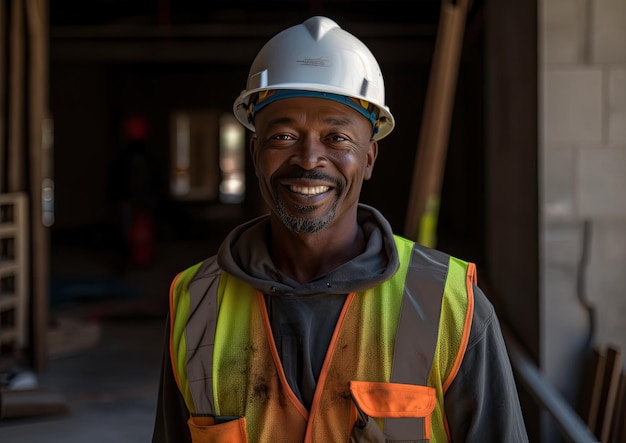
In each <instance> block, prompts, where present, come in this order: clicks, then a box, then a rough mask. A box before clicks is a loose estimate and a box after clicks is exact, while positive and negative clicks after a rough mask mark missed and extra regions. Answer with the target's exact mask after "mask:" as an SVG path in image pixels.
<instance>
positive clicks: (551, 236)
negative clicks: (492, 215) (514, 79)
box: [538, 0, 626, 404]
mask: <svg viewBox="0 0 626 443" xmlns="http://www.w3.org/2000/svg"><path fill="white" fill-rule="evenodd" d="M538 6H539V8H538V11H539V16H538V17H539V18H538V19H539V24H538V25H539V26H538V29H539V32H540V35H539V39H538V42H539V48H538V49H539V56H540V62H539V72H538V76H539V85H540V88H539V90H540V92H539V94H540V97H539V132H540V140H539V151H540V152H539V165H540V171H539V177H540V183H539V189H540V192H541V194H540V204H541V207H540V214H541V220H540V222H541V225H540V232H541V245H540V246H541V248H540V249H541V256H540V269H541V281H542V285H541V295H540V297H541V316H542V318H541V325H542V326H541V328H542V330H541V337H542V350H541V353H542V362H543V364H542V368H541V369H542V371H543V372H544V374H545V375H546V377H547V378H548V380H549V381H550V382H551V383H552V384H553V385H554V386H556V387H557V388H558V389H559V390H560V391H561V392H562V393H563V394H564V396H565V397H566V399H568V400H569V401H570V402H571V403H572V404H575V402H576V401H577V395H578V388H579V385H580V383H581V381H580V380H579V377H580V375H581V366H582V361H581V359H582V358H583V355H584V351H585V345H586V340H587V338H588V333H589V318H588V313H587V310H586V309H585V307H584V304H583V303H581V300H584V301H586V302H588V303H590V304H591V306H593V307H594V309H595V311H596V312H595V315H596V325H597V327H596V329H595V333H594V335H593V344H594V345H595V346H599V347H601V346H607V345H609V344H610V345H615V346H618V347H620V348H621V349H622V350H623V351H624V352H626V320H625V319H626V284H625V280H624V279H625V277H626V1H625V0H540V2H539V5H538ZM586 233H587V235H585V234H586ZM585 245H587V246H588V248H587V249H586V248H585ZM585 252H587V253H586V255H585ZM585 256H586V257H587V260H586V261H583V258H584V257H585ZM580 272H582V277H583V278H582V279H579V277H580V276H581V274H580ZM579 282H581V283H582V284H580V285H579Z"/></svg>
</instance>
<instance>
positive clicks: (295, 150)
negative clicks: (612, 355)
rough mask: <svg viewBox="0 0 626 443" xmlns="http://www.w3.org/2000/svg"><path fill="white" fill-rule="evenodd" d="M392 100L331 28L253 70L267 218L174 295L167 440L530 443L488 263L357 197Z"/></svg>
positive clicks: (373, 69) (272, 49)
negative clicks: (481, 284)
mask: <svg viewBox="0 0 626 443" xmlns="http://www.w3.org/2000/svg"><path fill="white" fill-rule="evenodd" d="M384 91H385V89H384V82H383V77H382V74H381V71H380V67H379V66H378V63H377V61H376V59H375V58H374V56H373V55H372V53H371V52H370V51H369V49H368V48H367V47H366V46H365V45H364V44H363V43H362V42H360V41H359V40H358V39H357V38H356V37H354V36H353V35H351V34H349V33H348V32H346V31H344V30H343V29H341V28H340V27H339V26H338V25H337V23H335V22H334V21H332V20H330V19H328V18H325V17H312V18H310V19H309V20H307V21H305V22H304V23H302V24H300V25H297V26H293V27H291V28H288V29H286V30H284V31H283V32H281V33H279V34H277V35H276V36H274V37H273V38H272V39H271V40H270V41H269V42H268V43H267V44H266V45H265V46H264V47H263V48H262V49H261V51H260V52H259V54H258V55H257V57H256V58H255V60H254V62H253V64H252V67H251V69H250V74H249V78H248V83H247V88H246V89H245V90H244V91H243V92H242V93H241V94H240V96H239V97H238V98H237V99H236V101H235V104H234V108H233V109H234V113H235V115H236V116H237V118H238V119H239V121H240V122H241V123H242V124H243V125H244V126H246V127H247V128H248V129H250V130H251V131H252V135H251V141H250V152H251V155H252V159H253V163H254V168H255V171H256V175H257V178H258V182H259V187H260V190H261V195H262V197H263V199H264V201H265V202H266V203H267V206H268V208H269V214H267V215H264V216H262V217H259V218H257V219H254V220H251V221H249V222H247V223H245V224H243V225H241V226H239V227H237V228H235V229H234V230H233V231H232V232H231V233H230V234H229V235H228V236H227V238H226V239H225V240H224V242H223V243H222V246H221V247H220V249H219V251H218V253H217V255H216V256H213V257H210V258H208V259H207V260H205V261H203V262H201V263H198V264H196V265H195V266H192V267H190V268H188V269H186V270H184V271H182V272H181V273H180V274H179V275H178V276H177V277H176V278H175V280H174V282H173V283H172V285H171V290H170V312H169V321H168V328H167V329H168V331H167V332H168V337H169V338H168V342H167V345H166V348H165V353H164V360H163V368H162V375H161V385H160V390H159V401H158V407H157V416H156V422H155V428H154V434H153V442H154V443H161V442H203V443H204V442H220V441H223V442H247V441H250V442H272V443H273V442H323V443H326V442H385V441H406V442H429V441H430V442H448V441H453V442H499V443H500V442H507V443H516V442H526V441H528V438H527V436H526V430H525V427H524V421H523V418H522V414H521V410H520V405H519V400H518V395H517V390H516V387H515V381H514V379H513V375H512V372H511V366H510V362H509V360H508V355H507V351H506V347H505V344H504V341H503V339H502V334H501V332H500V326H499V323H498V319H497V317H496V315H495V313H494V310H493V307H492V305H491V304H490V303H489V301H488V300H487V298H486V297H485V295H484V294H483V293H482V291H481V290H480V289H479V288H478V286H477V284H476V269H475V266H474V265H473V264H472V263H468V262H465V261H463V260H459V259H457V258H455V257H451V256H449V255H447V254H445V253H443V252H441V251H436V250H433V249H429V248H425V247H422V246H420V245H417V244H415V243H413V242H412V241H410V240H407V239H404V238H402V237H400V236H398V235H394V233H393V232H392V230H391V227H390V225H389V223H388V222H387V221H386V220H385V218H384V216H383V215H382V214H381V213H380V212H379V211H377V210H376V209H375V208H372V207H369V206H366V205H364V204H361V203H360V202H359V197H360V193H361V187H362V185H363V181H364V180H368V179H370V178H371V177H372V172H373V169H374V164H375V161H376V157H377V154H378V149H379V147H378V143H379V140H381V139H383V138H384V137H385V136H386V135H388V134H389V133H390V132H391V131H392V130H393V127H394V124H395V123H394V119H393V116H392V115H391V112H390V111H389V108H388V107H387V106H386V105H385V97H384V95H385V92H384Z"/></svg>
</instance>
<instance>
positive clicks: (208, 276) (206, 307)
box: [185, 260, 220, 415]
mask: <svg viewBox="0 0 626 443" xmlns="http://www.w3.org/2000/svg"><path fill="white" fill-rule="evenodd" d="M219 275H220V269H219V267H218V266H217V263H216V261H215V260H210V261H207V262H205V263H203V264H202V265H201V266H200V268H199V269H198V272H197V273H196V275H195V276H194V277H193V279H192V280H191V283H189V304H190V306H189V319H188V320H187V325H186V326H185V342H186V345H187V379H188V382H189V388H190V391H191V395H192V397H193V402H194V405H195V407H196V413H195V414H196V415H215V405H214V403H213V344H214V342H215V325H216V323H217V289H218V286H219Z"/></svg>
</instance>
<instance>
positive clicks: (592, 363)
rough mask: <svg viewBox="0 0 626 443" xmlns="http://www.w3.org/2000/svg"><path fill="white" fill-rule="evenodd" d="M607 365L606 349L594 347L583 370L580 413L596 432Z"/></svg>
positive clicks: (579, 404)
mask: <svg viewBox="0 0 626 443" xmlns="http://www.w3.org/2000/svg"><path fill="white" fill-rule="evenodd" d="M605 366H606V353H605V352H604V350H600V349H592V351H591V353H590V355H589V358H588V359H587V362H586V364H585V369H584V372H583V377H582V380H583V382H582V386H581V389H580V392H581V394H580V399H579V403H578V413H579V415H580V417H581V418H582V419H583V421H584V422H585V423H587V426H588V427H589V429H590V430H591V431H592V432H593V433H594V434H595V432H596V428H597V423H598V410H599V408H600V398H601V393H602V381H603V378H604V368H605Z"/></svg>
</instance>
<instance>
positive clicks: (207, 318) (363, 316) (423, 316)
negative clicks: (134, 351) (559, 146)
mask: <svg viewBox="0 0 626 443" xmlns="http://www.w3.org/2000/svg"><path fill="white" fill-rule="evenodd" d="M395 242H396V246H397V249H398V255H399V259H400V266H399V269H398V270H397V272H396V273H395V274H394V275H393V277H391V278H390V279H389V280H387V281H386V282H384V283H382V284H380V285H379V286H377V287H374V288H371V289H368V290H366V291H364V292H357V293H350V294H348V296H347V298H346V301H345V303H344V306H343V309H342V311H341V314H340V316H339V319H338V321H337V325H336V327H335V330H334V333H333V336H332V339H331V342H330V345H329V347H328V351H327V354H326V357H325V360H324V363H323V366H322V370H321V373H320V376H319V379H318V381H317V388H316V391H315V394H314V398H313V401H312V404H311V408H310V410H307V409H306V408H305V407H304V406H303V405H302V404H301V402H300V401H299V400H298V399H297V397H296V396H295V395H294V393H293V391H292V390H291V388H290V387H289V384H288V382H287V379H286V378H285V374H284V372H283V368H282V363H281V361H280V358H279V356H278V352H277V350H276V346H275V345H274V340H273V335H272V331H271V327H270V322H269V317H268V314H267V309H266V307H265V301H264V296H263V294H262V293H261V292H260V291H257V290H255V289H254V288H252V287H251V286H250V285H248V284H247V283H245V282H243V281H241V280H239V279H237V278H235V277H233V276H231V275H229V274H227V273H225V272H223V271H222V270H221V269H220V268H219V267H218V266H217V264H216V261H215V260H209V261H206V262H203V263H199V264H197V265H195V266H192V267H190V268H189V269H187V270H185V271H183V272H181V273H180V274H179V275H178V276H177V277H176V278H175V279H174V281H173V282H172V286H171V290H170V321H171V324H170V328H171V337H170V356H171V360H172V368H173V371H174V376H175V378H176V382H177V384H178V387H179V389H180V392H181V394H182V396H183V398H184V400H185V403H186V405H187V408H188V410H189V414H190V418H189V420H188V424H189V429H190V432H191V436H192V440H193V441H194V442H195V443H208V442H219V441H229V442H247V441H250V442H272V443H275V442H349V441H354V442H357V441H359V440H360V438H359V436H360V435H364V434H365V435H368V437H367V438H369V439H368V440H367V441H403V442H447V441H449V435H448V430H447V422H446V418H445V411H444V404H443V397H444V394H445V392H446V391H447V389H448V387H449V386H450V384H451V383H452V381H453V380H454V378H455V376H456V374H457V372H458V369H459V367H460V365H461V362H462V359H463V356H464V354H465V350H466V347H467V341H468V338H469V332H470V328H471V321H472V315H473V307H474V295H473V289H472V288H473V284H474V283H475V282H476V268H475V266H474V264H472V263H467V262H464V261H462V260H459V259H456V258H454V257H450V256H448V255H446V254H444V253H442V252H439V251H436V250H431V249H427V248H423V247H421V246H420V245H417V244H415V243H413V242H411V241H409V240H406V239H403V238H401V237H398V236H395ZM370 432H373V433H374V434H369V433H370ZM371 435H379V437H378V438H377V439H372V438H373V437H371Z"/></svg>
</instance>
